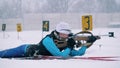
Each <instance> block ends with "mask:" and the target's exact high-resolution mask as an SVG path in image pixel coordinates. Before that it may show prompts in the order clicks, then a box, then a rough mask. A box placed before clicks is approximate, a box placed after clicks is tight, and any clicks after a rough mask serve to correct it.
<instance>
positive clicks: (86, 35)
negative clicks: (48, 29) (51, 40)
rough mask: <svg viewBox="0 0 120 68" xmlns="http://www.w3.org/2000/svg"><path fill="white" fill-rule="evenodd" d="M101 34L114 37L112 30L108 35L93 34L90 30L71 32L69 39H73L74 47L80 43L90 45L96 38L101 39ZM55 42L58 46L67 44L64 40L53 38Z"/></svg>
mask: <svg viewBox="0 0 120 68" xmlns="http://www.w3.org/2000/svg"><path fill="white" fill-rule="evenodd" d="M101 36H109V37H114V32H109V34H108V35H93V33H92V32H89V31H81V32H78V33H76V34H71V35H70V36H69V39H70V38H72V39H74V41H75V42H76V44H75V45H76V47H80V46H82V45H87V47H90V46H91V45H92V44H93V43H94V42H95V41H96V40H99V39H101ZM55 42H56V45H57V46H58V47H66V45H67V41H65V40H55Z"/></svg>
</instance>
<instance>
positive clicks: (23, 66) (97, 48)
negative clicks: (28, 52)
mask: <svg viewBox="0 0 120 68" xmlns="http://www.w3.org/2000/svg"><path fill="white" fill-rule="evenodd" d="M79 31H81V30H73V32H74V33H77V32H79ZM108 32H114V34H115V37H114V38H111V37H108V36H101V39H100V40H97V41H96V42H95V43H94V44H93V46H91V47H90V48H89V49H87V51H86V54H85V55H83V56H82V57H91V56H97V57H101V56H120V51H119V50H120V43H119V42H120V41H119V40H120V35H119V34H120V28H96V29H94V30H93V31H92V33H93V34H95V35H106V34H108ZM48 33H50V32H44V33H43V34H44V35H43V36H45V35H46V34H48ZM41 39H42V32H41V31H22V32H19V33H18V32H16V31H11V32H10V31H7V32H0V50H4V49H9V48H14V47H17V46H19V45H21V44H36V43H38V42H39V41H40V40H41ZM116 59H117V60H120V58H116ZM0 68H120V61H99V60H85V59H68V60H58V59H53V60H49V59H46V60H43V59H42V60H16V59H2V58H0Z"/></svg>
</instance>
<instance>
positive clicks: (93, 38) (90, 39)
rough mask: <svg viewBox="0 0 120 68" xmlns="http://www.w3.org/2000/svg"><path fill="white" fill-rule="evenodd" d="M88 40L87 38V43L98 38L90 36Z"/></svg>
mask: <svg viewBox="0 0 120 68" xmlns="http://www.w3.org/2000/svg"><path fill="white" fill-rule="evenodd" d="M88 38H89V39H88V40H87V43H93V42H95V41H96V40H97V38H96V37H95V36H88Z"/></svg>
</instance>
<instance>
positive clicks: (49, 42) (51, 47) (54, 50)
mask: <svg viewBox="0 0 120 68" xmlns="http://www.w3.org/2000/svg"><path fill="white" fill-rule="evenodd" d="M41 43H42V45H40V46H44V47H45V48H44V49H46V50H47V51H48V52H49V53H50V54H51V55H53V56H62V57H68V56H77V55H83V54H84V53H85V51H86V46H82V47H81V49H79V50H74V49H71V48H69V47H66V48H64V49H63V50H62V51H61V50H60V49H59V48H58V47H57V46H56V44H55V43H54V41H53V39H52V38H51V37H50V36H49V35H48V36H46V37H45V38H44V39H43V40H42V42H41ZM41 50H43V49H41ZM44 52H45V51H44Z"/></svg>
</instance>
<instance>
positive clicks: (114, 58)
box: [15, 55, 120, 61]
mask: <svg viewBox="0 0 120 68" xmlns="http://www.w3.org/2000/svg"><path fill="white" fill-rule="evenodd" d="M15 59H19V60H47V59H49V60H53V59H59V60H67V59H81V60H97V61H120V56H101V57H100V56H99V57H82V56H75V57H66V58H63V57H60V56H41V55H40V56H34V57H21V58H15Z"/></svg>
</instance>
